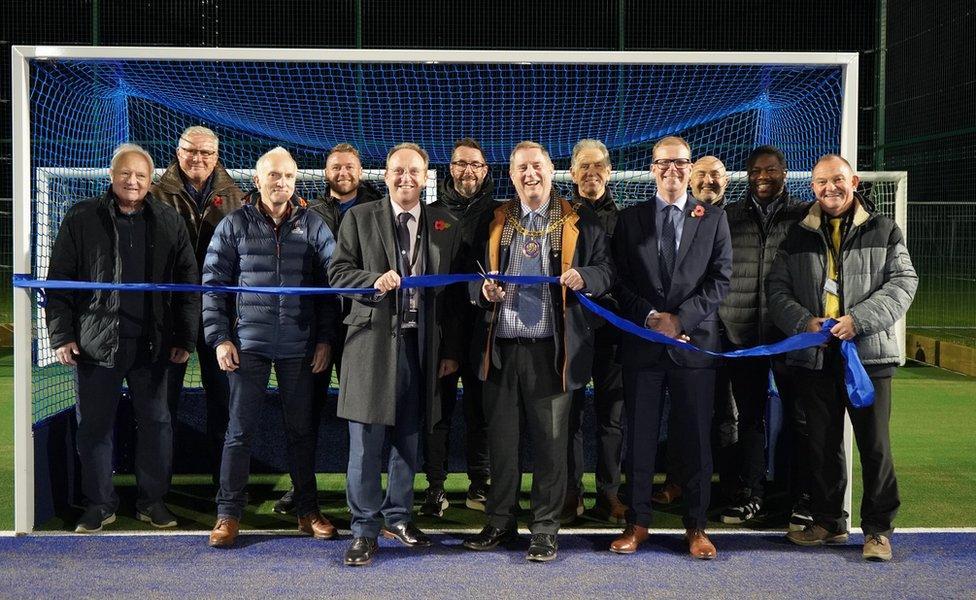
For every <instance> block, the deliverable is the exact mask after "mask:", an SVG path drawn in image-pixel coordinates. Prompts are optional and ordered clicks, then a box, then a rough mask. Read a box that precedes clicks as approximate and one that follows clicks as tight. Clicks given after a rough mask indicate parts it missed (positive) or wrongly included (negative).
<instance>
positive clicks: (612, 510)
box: [590, 494, 627, 525]
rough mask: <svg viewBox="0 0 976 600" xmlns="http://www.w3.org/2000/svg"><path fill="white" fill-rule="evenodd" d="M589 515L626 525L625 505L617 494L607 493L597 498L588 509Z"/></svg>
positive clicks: (615, 523)
mask: <svg viewBox="0 0 976 600" xmlns="http://www.w3.org/2000/svg"><path fill="white" fill-rule="evenodd" d="M590 515H592V516H593V517H594V518H596V519H600V520H601V521H607V522H610V523H613V524H614V525H626V524H627V505H626V504H624V503H623V502H621V501H620V498H618V497H617V494H607V495H605V496H600V497H599V498H597V500H596V504H595V505H594V506H593V508H592V509H590Z"/></svg>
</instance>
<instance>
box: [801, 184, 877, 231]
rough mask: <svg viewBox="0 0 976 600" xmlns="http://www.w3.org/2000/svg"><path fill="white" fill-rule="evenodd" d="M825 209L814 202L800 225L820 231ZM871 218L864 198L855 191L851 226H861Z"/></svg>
mask: <svg viewBox="0 0 976 600" xmlns="http://www.w3.org/2000/svg"><path fill="white" fill-rule="evenodd" d="M823 218H824V214H823V209H822V208H820V203H819V202H813V203H812V204H811V205H810V211H809V212H807V216H806V217H804V218H803V220H802V221H800V225H801V226H803V227H804V228H806V229H809V230H810V231H820V227H821V226H823ZM870 218H871V213H869V212H868V211H867V209H865V208H864V199H863V198H862V197H861V195H860V194H859V193H857V192H855V193H854V218H853V220H852V221H851V227H860V226H861V225H864V224H865V223H867V222H868V220H869V219H870Z"/></svg>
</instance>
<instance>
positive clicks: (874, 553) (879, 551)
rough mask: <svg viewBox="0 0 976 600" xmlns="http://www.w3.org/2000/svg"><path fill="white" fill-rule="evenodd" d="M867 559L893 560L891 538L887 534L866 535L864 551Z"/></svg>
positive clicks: (863, 553)
mask: <svg viewBox="0 0 976 600" xmlns="http://www.w3.org/2000/svg"><path fill="white" fill-rule="evenodd" d="M861 556H863V557H864V558H865V559H867V560H874V561H881V562H887V561H889V560H891V540H890V539H888V536H885V535H876V534H868V535H865V536H864V551H863V552H862V553H861Z"/></svg>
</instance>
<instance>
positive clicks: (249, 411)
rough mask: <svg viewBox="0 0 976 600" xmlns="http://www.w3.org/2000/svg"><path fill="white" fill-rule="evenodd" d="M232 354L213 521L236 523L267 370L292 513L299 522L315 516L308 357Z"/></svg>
mask: <svg viewBox="0 0 976 600" xmlns="http://www.w3.org/2000/svg"><path fill="white" fill-rule="evenodd" d="M238 354H239V356H240V366H239V367H238V368H237V370H236V371H233V372H230V373H228V374H227V379H228V381H229V382H230V411H229V414H230V419H229V421H228V423H227V437H226V439H225V440H224V453H223V459H222V460H221V465H220V491H219V492H218V493H217V515H218V516H221V517H234V518H236V519H240V518H241V515H242V513H243V511H244V503H245V491H244V489H245V487H246V486H247V480H248V476H249V475H250V472H251V444H252V441H253V437H254V434H255V433H256V432H257V430H258V428H259V427H260V421H261V416H262V412H263V410H262V407H263V405H264V401H265V397H266V393H267V391H268V380H269V379H270V378H271V366H272V364H273V365H274V369H275V373H276V374H277V376H278V396H279V397H280V399H281V414H282V417H283V420H284V425H285V442H286V447H287V451H288V473H289V474H290V475H291V481H292V484H293V485H294V486H295V509H296V511H297V513H298V515H299V516H304V515H307V514H310V513H313V512H316V511H317V510H318V498H317V495H316V490H315V443H316V440H317V438H318V426H319V414H318V411H317V410H316V407H315V402H314V400H313V398H312V366H311V362H312V356H311V354H309V355H307V356H304V357H300V358H285V359H278V360H274V361H272V360H271V359H270V358H267V357H264V356H259V355H257V354H253V353H250V352H244V351H239V352H238Z"/></svg>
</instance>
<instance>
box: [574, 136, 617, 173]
mask: <svg viewBox="0 0 976 600" xmlns="http://www.w3.org/2000/svg"><path fill="white" fill-rule="evenodd" d="M584 150H599V151H600V154H602V155H603V159H602V160H603V161H604V162H606V163H607V166H608V167H609V166H610V151H609V150H607V146H606V145H605V144H604V143H603V142H601V141H600V140H594V139H592V138H585V139H582V140H580V141H578V142H576V145H575V146H573V158H572V159H571V160H570V163H569V170H570V171H572V170H575V169H576V167H578V166H579V159H578V157H579V154H580V152H582V151H584Z"/></svg>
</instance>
